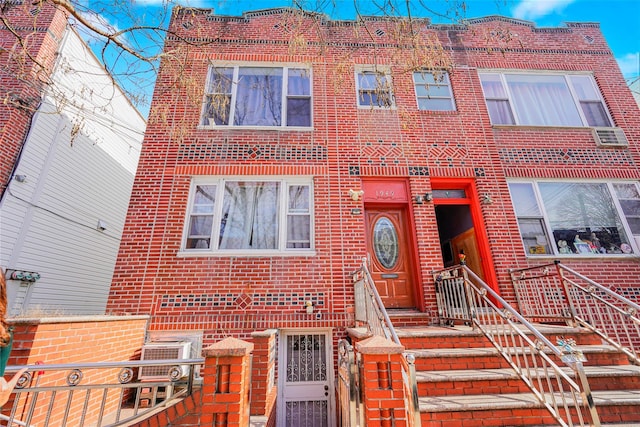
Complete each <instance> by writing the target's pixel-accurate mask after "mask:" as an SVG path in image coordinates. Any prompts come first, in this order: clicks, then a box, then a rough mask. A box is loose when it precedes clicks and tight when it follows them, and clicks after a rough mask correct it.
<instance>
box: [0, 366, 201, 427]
mask: <svg viewBox="0 0 640 427" xmlns="http://www.w3.org/2000/svg"><path fill="white" fill-rule="evenodd" d="M203 363H204V359H176V360H144V361H140V360H136V361H126V362H100V363H83V364H79V363H74V364H51V365H28V366H7V368H6V372H7V373H9V374H11V373H13V372H17V371H18V370H20V369H22V368H27V371H26V372H25V373H24V374H22V376H21V377H20V379H19V380H18V384H17V385H16V388H15V390H14V392H15V393H14V394H13V395H12V400H10V401H9V402H8V403H7V404H6V405H4V407H3V408H2V409H3V410H2V414H0V425H3V426H7V427H14V426H21V427H27V426H38V427H47V426H52V427H53V426H83V427H106V426H112V427H115V426H123V425H128V424H130V423H132V422H134V421H138V420H142V419H144V418H146V417H147V416H149V415H150V414H151V412H152V411H155V410H157V409H158V408H161V407H166V406H168V405H169V404H171V403H172V402H173V401H175V400H176V399H179V398H182V397H184V396H187V395H189V394H191V392H192V389H193V384H194V372H195V367H196V366H200V365H202V364H203ZM146 366H161V367H166V373H167V375H166V378H165V379H158V380H156V381H137V380H136V371H137V370H139V369H140V368H142V367H146ZM185 374H186V375H185Z"/></svg>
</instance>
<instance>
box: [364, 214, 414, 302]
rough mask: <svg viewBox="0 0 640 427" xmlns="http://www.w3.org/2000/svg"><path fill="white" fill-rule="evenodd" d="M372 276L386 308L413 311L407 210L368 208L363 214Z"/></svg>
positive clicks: (411, 267)
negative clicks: (411, 309) (410, 309)
mask: <svg viewBox="0 0 640 427" xmlns="http://www.w3.org/2000/svg"><path fill="white" fill-rule="evenodd" d="M365 218H366V227H367V251H368V253H369V254H371V275H372V276H373V281H374V282H375V284H376V288H377V289H378V293H379V294H380V297H381V298H382V303H383V304H384V306H385V307H386V308H413V307H415V299H414V289H413V266H412V263H411V260H412V257H411V246H410V242H411V240H410V239H409V234H408V227H407V220H406V210H405V209H401V208H373V209H371V208H369V209H367V210H366V213H365Z"/></svg>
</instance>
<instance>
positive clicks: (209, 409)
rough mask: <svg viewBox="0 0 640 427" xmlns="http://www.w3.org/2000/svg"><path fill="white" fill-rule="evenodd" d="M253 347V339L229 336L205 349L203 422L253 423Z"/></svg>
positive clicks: (234, 426) (217, 426)
mask: <svg viewBox="0 0 640 427" xmlns="http://www.w3.org/2000/svg"><path fill="white" fill-rule="evenodd" d="M253 347H254V346H253V344H251V343H248V342H246V341H242V340H239V339H237V338H231V337H229V338H225V339H223V340H222V341H218V342H217V343H215V344H213V345H211V346H209V347H207V348H205V349H204V350H203V351H202V354H203V356H204V358H205V361H204V375H203V382H204V383H203V385H202V418H201V420H200V422H201V423H204V425H211V426H214V427H245V426H248V425H249V389H250V382H251V352H252V351H253Z"/></svg>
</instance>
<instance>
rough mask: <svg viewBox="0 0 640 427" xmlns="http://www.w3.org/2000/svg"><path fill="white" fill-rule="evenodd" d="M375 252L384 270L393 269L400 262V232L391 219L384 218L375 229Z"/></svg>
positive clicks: (377, 222)
mask: <svg viewBox="0 0 640 427" xmlns="http://www.w3.org/2000/svg"><path fill="white" fill-rule="evenodd" d="M372 241H373V250H374V252H375V255H376V258H377V260H378V262H379V263H380V264H382V266H383V267H384V268H387V269H391V268H393V267H394V266H395V265H396V263H397V262H398V254H399V244H398V232H397V231H396V228H395V227H394V226H393V223H392V222H391V220H389V218H386V217H382V218H379V219H378V220H377V221H376V224H375V225H374V227H373V239H372Z"/></svg>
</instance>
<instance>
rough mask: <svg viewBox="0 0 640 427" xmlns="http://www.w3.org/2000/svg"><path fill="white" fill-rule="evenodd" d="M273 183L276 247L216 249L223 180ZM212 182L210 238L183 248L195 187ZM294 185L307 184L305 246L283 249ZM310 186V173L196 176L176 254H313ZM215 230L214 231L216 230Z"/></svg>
mask: <svg viewBox="0 0 640 427" xmlns="http://www.w3.org/2000/svg"><path fill="white" fill-rule="evenodd" d="M228 181H229V182H237V181H242V182H277V183H279V184H280V189H279V196H278V200H279V208H278V247H277V248H276V249H219V248H218V244H219V243H218V241H219V237H220V235H219V233H220V221H221V218H222V210H223V198H224V188H225V182H228ZM201 185H216V196H215V203H214V207H213V209H214V212H213V225H212V227H211V241H210V247H209V248H203V249H191V248H187V247H186V246H187V239H188V238H189V226H190V222H191V216H192V211H193V207H194V202H195V192H196V188H197V186H201ZM295 185H303V186H309V239H310V242H309V246H310V247H309V248H287V218H288V217H289V216H295V215H296V213H295V212H293V213H292V212H289V191H288V190H289V187H290V186H295ZM313 200H314V188H313V178H312V177H310V176H278V177H274V176H224V177H223V176H196V177H193V178H192V180H191V186H190V189H189V203H188V204H187V211H186V215H185V220H184V227H183V231H182V242H181V245H180V252H179V254H178V255H179V256H183V257H189V256H244V257H256V256H313V255H315V246H314V241H315V236H314V230H315V220H314V203H313ZM216 231H217V233H216Z"/></svg>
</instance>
